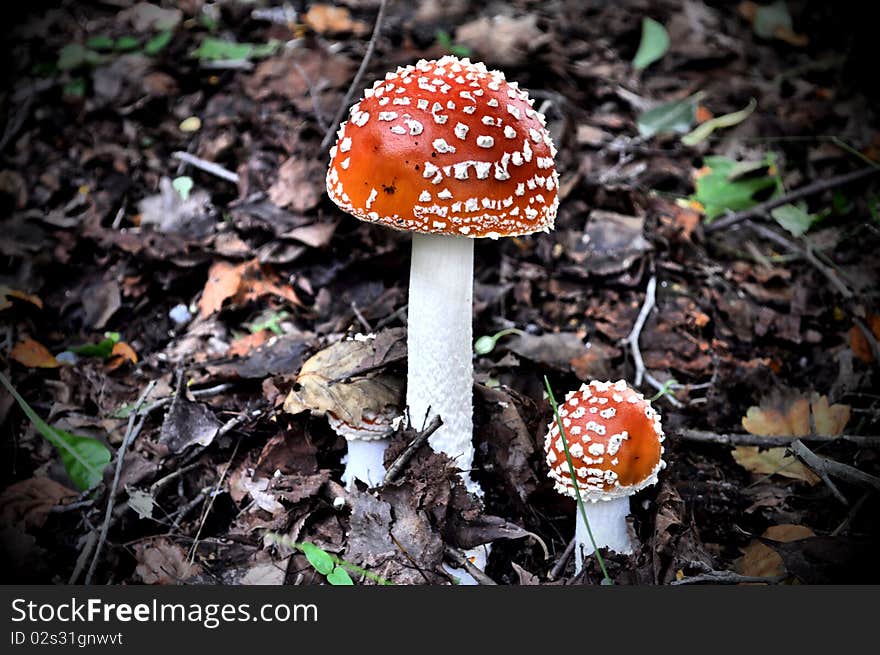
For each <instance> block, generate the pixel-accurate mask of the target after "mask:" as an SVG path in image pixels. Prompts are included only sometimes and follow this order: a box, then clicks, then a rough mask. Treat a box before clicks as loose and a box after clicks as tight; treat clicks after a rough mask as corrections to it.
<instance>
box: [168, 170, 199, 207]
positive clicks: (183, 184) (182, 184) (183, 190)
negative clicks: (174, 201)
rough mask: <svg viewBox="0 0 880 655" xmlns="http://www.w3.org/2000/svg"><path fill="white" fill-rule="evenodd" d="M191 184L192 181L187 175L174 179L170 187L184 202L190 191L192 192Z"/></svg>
mask: <svg viewBox="0 0 880 655" xmlns="http://www.w3.org/2000/svg"><path fill="white" fill-rule="evenodd" d="M193 184H194V183H193V179H192V178H191V177H189V176H188V175H181V176H180V177H175V178H174V180H172V181H171V186H172V187H174V190H175V191H177V194H178V195H179V196H180V198H181V199H182V200H183V201H184V202H186V201H187V200H189V194H190V191H192V188H193Z"/></svg>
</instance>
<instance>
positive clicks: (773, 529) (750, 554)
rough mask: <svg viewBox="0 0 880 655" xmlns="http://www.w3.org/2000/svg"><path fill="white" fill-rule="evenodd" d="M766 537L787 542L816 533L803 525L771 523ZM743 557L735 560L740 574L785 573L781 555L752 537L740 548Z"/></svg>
mask: <svg viewBox="0 0 880 655" xmlns="http://www.w3.org/2000/svg"><path fill="white" fill-rule="evenodd" d="M761 536H762V537H764V538H766V539H772V540H773V541H781V542H783V543H788V542H790V541H797V540H799V539H807V538H809V537H815V536H816V533H815V532H813V531H812V530H810V528H808V527H806V526H803V525H790V524H785V525H771V526H770V527H769V528H767V530H765V531H764V534H762V535H761ZM742 552H743V557H742V559H740V560H739V561H738V562H737V565H736V570H737V572H738V573H741V574H742V575H751V576H755V577H762V578H763V577H766V578H776V577H779V576H782V575H785V573H786V570H785V564H784V562H783V560H782V557H781V556H780V555H779V553H777V552H776V551H775V550H773V549H772V548H771V547H770V546H768V545H766V544H764V543H761V542H760V541H758V540H757V539H753V540H752V541H751V542H750V543H749V544H748V546H746V547H745V548H743V549H742Z"/></svg>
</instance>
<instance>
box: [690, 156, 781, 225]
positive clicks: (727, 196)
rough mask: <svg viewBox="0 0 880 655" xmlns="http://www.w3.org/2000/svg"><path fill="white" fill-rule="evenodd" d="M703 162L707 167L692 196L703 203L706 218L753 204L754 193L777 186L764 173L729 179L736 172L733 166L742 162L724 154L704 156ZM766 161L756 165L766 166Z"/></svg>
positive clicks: (708, 219)
mask: <svg viewBox="0 0 880 655" xmlns="http://www.w3.org/2000/svg"><path fill="white" fill-rule="evenodd" d="M704 163H705V165H706V166H707V167H708V168H709V169H710V171H709V172H708V173H707V174H705V175H703V176H702V177H700V178H699V179H698V180H697V182H696V192H695V193H694V195H693V199H694V200H696V201H697V202H699V203H700V204H701V205H703V208H704V211H705V214H706V220H707V222H708V221H712V219H714V218H716V217H718V216H719V215H721V214H723V213H724V212H726V211H739V210H742V209H748V208H749V207H752V206H754V205H756V204H757V202H758V201H757V200H755V198H754V196H755V194H756V193H758V192H759V191H762V190H764V189H768V188H772V187H776V186H777V178H776V177H775V176H770V175H766V174H764V175H758V176H751V177H738V178H735V179H732V178H734V177H735V176H734V174H736V173H738V171H737V167H740V168H742V166H741V165H740V164H739V163H738V162H736V161H734V160H732V159H727V158H726V157H706V158H705V159H704ZM767 165H768V163H767V162H765V163H764V165H763V166H762V167H759V168H766V167H767ZM739 174H740V175H741V174H742V173H741V172H739ZM777 192H778V191H777Z"/></svg>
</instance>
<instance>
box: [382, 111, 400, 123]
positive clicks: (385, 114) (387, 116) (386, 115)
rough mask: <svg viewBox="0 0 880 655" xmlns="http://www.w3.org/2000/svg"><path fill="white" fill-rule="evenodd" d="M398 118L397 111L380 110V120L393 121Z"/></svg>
mask: <svg viewBox="0 0 880 655" xmlns="http://www.w3.org/2000/svg"><path fill="white" fill-rule="evenodd" d="M395 118H397V112H396V111H380V112H379V120H380V121H393V120H394V119H395Z"/></svg>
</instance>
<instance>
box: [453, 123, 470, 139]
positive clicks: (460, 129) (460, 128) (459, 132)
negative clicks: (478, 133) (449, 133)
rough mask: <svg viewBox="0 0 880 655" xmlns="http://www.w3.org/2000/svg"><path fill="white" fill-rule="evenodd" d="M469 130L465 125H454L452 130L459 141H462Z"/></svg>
mask: <svg viewBox="0 0 880 655" xmlns="http://www.w3.org/2000/svg"><path fill="white" fill-rule="evenodd" d="M469 129H470V128H469V127H468V126H467V125H465V124H464V123H456V124H455V130H454V131H455V136H457V137H458V138H459V139H461V140H462V141H464V139H465V137H466V136H467V133H468V130H469Z"/></svg>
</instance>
